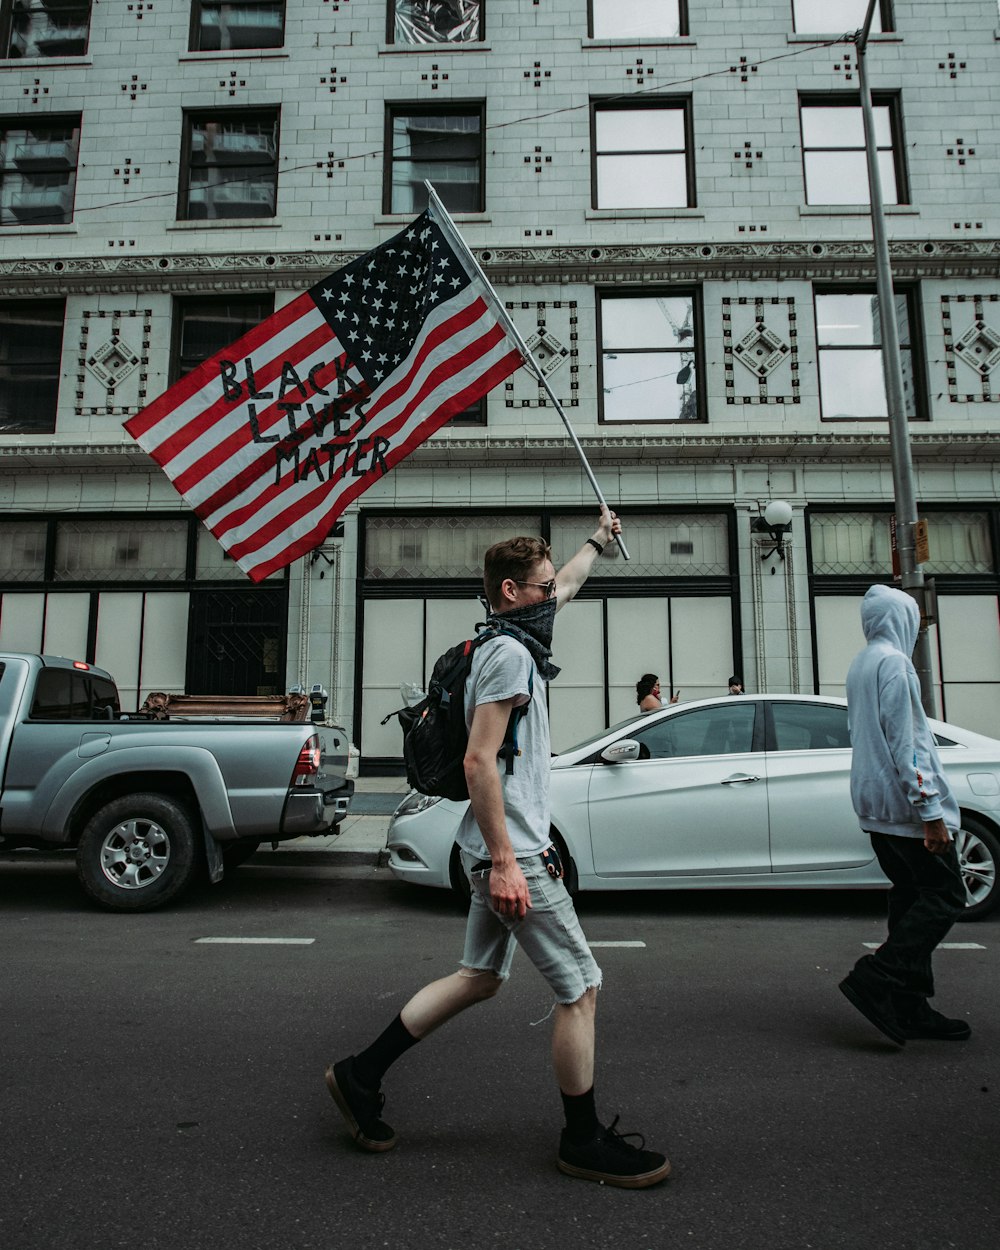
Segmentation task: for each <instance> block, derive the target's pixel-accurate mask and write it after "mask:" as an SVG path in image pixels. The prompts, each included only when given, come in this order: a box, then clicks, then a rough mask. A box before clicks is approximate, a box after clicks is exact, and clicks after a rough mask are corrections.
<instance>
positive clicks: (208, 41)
mask: <svg viewBox="0 0 1000 1250" xmlns="http://www.w3.org/2000/svg"><path fill="white" fill-rule="evenodd" d="M284 41H285V5H284V3H283V0H194V3H193V4H192V5H191V42H190V49H191V51H192V52H221V51H227V52H228V51H233V52H239V51H240V50H241V49H244V48H280V47H281V45H282V44H283V43H284Z"/></svg>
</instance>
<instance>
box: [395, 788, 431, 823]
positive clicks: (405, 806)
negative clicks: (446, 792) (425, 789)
mask: <svg viewBox="0 0 1000 1250" xmlns="http://www.w3.org/2000/svg"><path fill="white" fill-rule="evenodd" d="M440 802H441V797H440V795H437V794H421V793H420V792H419V791H418V790H411V791H410V793H409V794H408V795H407V796H406V798H405V799H404V800H403V801H402V803H400V805H399V806H398V807H397V808H396V810H395V811H394V812H393V814H392V815H393V819H394V820H395V819H397V818H398V817H400V816H415V815H416V814H417V812H425V811H426V810H427V809H428V808H429V807H433V806H434V804H435V803H440Z"/></svg>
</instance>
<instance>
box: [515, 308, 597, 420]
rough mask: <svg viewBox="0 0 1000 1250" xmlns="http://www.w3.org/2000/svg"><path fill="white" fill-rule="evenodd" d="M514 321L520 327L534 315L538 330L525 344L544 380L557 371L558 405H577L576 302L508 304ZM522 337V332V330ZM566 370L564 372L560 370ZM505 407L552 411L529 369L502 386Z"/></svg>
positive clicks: (578, 359) (543, 389)
mask: <svg viewBox="0 0 1000 1250" xmlns="http://www.w3.org/2000/svg"><path fill="white" fill-rule="evenodd" d="M506 307H507V309H508V311H509V312H511V313H512V315H513V316H514V319H515V320H516V321H517V322H518V323H519V324H520V325H521V326H522V327H523V326H524V325H526V324H530V323H531V315H532V312H533V313H534V315H535V319H536V324H537V326H538V328H537V330H535V332H534V333H533V334H531V335H527V336H526V337H525V341H526V343H527V344H528V347H529V348H530V350H531V354H532V355H533V356H534V358H535V360H536V361H537V363H538V366H539V368H540V369H541V371H542V373H543V374H544V375H545V377H546V378H551V377H552V375H553V374H554V373H556V372H557V371H559V382H560V386H559V388H553V389H556V390H557V395H558V398H559V402H560V403H561V404H562V406H563V407H564V408H577V407H579V405H580V352H579V326H578V316H577V304H576V300H553V301H552V302H551V303H548V302H546V301H544V300H543V301H541V302H539V303H537V304H534V303H529V302H528V301H527V300H524V301H520V302H517V303H515V302H512V301H508V302H507V305H506ZM522 333H523V330H522ZM567 364H568V366H569V368H568V370H564V369H563V366H564V365H567ZM504 403H505V405H506V407H508V408H551V407H552V400H551V399H550V398H549V396H548V395H547V393H546V391H545V388H544V387H543V386H542V385H541V384H540V383H539V382H538V381H537V380H536V379H535V378H534V376H533V375H532V374H531V372H530V371H529V370H528V369H518V371H517V372H516V373H514V374H512V375H511V376H510V377H509V378H508V379H507V381H506V382H505V383H504Z"/></svg>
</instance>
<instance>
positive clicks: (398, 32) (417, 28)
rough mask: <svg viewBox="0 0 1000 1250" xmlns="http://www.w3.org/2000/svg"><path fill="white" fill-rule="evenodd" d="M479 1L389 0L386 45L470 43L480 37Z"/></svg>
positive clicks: (480, 10) (480, 5)
mask: <svg viewBox="0 0 1000 1250" xmlns="http://www.w3.org/2000/svg"><path fill="white" fill-rule="evenodd" d="M485 7H486V6H485V4H484V3H483V0H389V42H390V43H416V44H421V43H471V42H474V41H475V40H477V39H482V38H483V16H484V14H483V9H484V8H485Z"/></svg>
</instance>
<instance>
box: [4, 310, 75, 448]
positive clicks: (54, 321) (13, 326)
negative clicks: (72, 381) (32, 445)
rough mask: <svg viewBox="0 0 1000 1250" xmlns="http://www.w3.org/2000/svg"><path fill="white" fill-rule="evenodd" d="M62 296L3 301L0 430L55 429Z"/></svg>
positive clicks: (36, 431)
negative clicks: (36, 299)
mask: <svg viewBox="0 0 1000 1250" xmlns="http://www.w3.org/2000/svg"><path fill="white" fill-rule="evenodd" d="M64 314H65V305H64V303H63V301H62V300H38V301H33V300H17V301H11V302H9V303H3V304H0V434H51V433H52V432H53V430H54V429H55V428H56V404H57V402H58V399H59V358H60V355H61V354H62V337H63V318H64Z"/></svg>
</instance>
